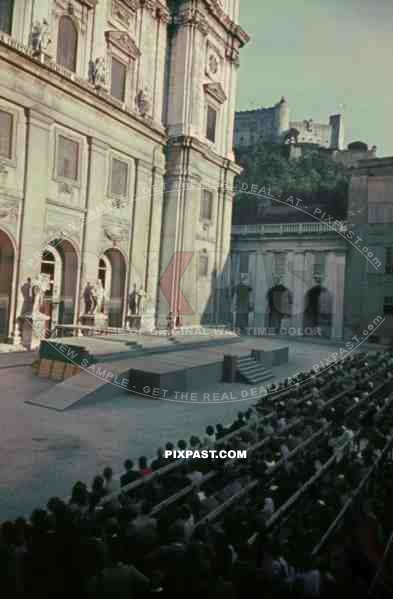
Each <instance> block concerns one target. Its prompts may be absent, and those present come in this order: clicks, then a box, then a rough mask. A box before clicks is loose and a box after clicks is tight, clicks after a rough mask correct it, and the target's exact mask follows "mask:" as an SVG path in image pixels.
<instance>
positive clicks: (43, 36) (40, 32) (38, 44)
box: [30, 19, 52, 55]
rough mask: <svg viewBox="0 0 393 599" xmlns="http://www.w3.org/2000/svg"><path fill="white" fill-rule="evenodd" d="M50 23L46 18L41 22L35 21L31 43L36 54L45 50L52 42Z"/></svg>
mask: <svg viewBox="0 0 393 599" xmlns="http://www.w3.org/2000/svg"><path fill="white" fill-rule="evenodd" d="M51 41H52V40H51V38H50V33H49V23H48V21H47V20H46V19H44V20H43V21H42V23H40V22H39V21H35V23H34V25H33V28H32V30H31V36H30V43H31V47H32V49H33V52H34V54H35V55H40V54H42V53H43V52H45V51H46V50H47V48H48V46H49V44H50V43H51Z"/></svg>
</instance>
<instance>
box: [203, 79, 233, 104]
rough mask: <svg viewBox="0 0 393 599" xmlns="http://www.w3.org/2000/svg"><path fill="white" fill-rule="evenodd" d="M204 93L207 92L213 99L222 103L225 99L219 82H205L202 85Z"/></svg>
mask: <svg viewBox="0 0 393 599" xmlns="http://www.w3.org/2000/svg"><path fill="white" fill-rule="evenodd" d="M203 89H204V90H205V93H206V94H209V96H211V97H212V98H214V100H216V101H217V102H218V103H219V104H224V102H225V101H226V100H227V96H226V93H225V92H224V89H223V87H222V85H221V83H205V85H204V86H203Z"/></svg>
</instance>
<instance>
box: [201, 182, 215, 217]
mask: <svg viewBox="0 0 393 599" xmlns="http://www.w3.org/2000/svg"><path fill="white" fill-rule="evenodd" d="M212 215H213V193H212V192H211V191H209V190H207V189H204V190H203V191H202V199H201V210H200V218H201V220H211V219H212Z"/></svg>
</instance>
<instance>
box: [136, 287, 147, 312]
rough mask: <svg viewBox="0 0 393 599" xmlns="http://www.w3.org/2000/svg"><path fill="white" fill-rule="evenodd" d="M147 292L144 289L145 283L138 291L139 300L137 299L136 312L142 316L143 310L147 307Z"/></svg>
mask: <svg viewBox="0 0 393 599" xmlns="http://www.w3.org/2000/svg"><path fill="white" fill-rule="evenodd" d="M146 296H147V293H146V291H145V290H144V289H143V285H141V286H140V287H139V289H138V291H137V300H136V313H137V315H138V316H142V314H143V311H144V309H145V301H146Z"/></svg>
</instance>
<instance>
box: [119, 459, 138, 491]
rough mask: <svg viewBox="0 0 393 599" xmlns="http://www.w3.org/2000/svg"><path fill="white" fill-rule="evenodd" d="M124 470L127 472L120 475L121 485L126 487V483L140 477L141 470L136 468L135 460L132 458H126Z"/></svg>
mask: <svg viewBox="0 0 393 599" xmlns="http://www.w3.org/2000/svg"><path fill="white" fill-rule="evenodd" d="M124 470H125V473H124V474H122V476H121V477H120V485H121V486H122V487H125V486H126V485H129V484H130V483H133V482H135V481H136V480H138V479H139V478H140V474H139V472H136V470H134V462H133V461H132V460H126V461H125V462H124Z"/></svg>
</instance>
